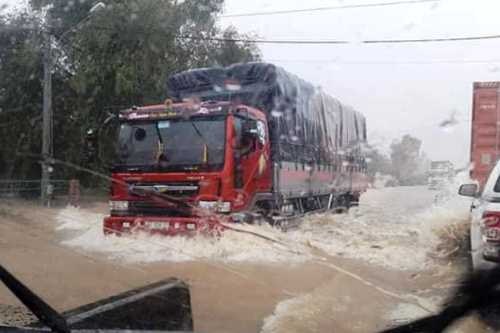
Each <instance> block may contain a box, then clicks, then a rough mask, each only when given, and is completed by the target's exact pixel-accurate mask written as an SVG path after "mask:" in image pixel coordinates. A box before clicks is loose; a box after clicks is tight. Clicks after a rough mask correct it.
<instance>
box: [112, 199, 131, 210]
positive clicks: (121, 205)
mask: <svg viewBox="0 0 500 333" xmlns="http://www.w3.org/2000/svg"><path fill="white" fill-rule="evenodd" d="M109 209H111V210H127V209H128V201H110V202H109Z"/></svg>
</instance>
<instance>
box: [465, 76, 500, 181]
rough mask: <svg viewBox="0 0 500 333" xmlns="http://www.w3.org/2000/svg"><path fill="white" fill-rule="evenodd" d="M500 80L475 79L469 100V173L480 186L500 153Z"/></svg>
mask: <svg viewBox="0 0 500 333" xmlns="http://www.w3.org/2000/svg"><path fill="white" fill-rule="evenodd" d="M499 89H500V82H475V83H474V95H473V104H472V125H471V131H472V132H471V152H470V161H471V164H472V169H471V172H470V177H471V178H472V179H473V180H476V181H477V182H478V183H479V186H480V188H481V189H482V188H483V187H484V185H485V183H486V180H487V178H488V175H489V173H490V171H491V170H492V169H493V167H494V166H495V163H496V161H497V160H498V158H499V157H500V156H499V143H500V132H499V127H498V126H499V125H500V102H499V100H500V90H499Z"/></svg>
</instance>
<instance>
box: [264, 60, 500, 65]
mask: <svg viewBox="0 0 500 333" xmlns="http://www.w3.org/2000/svg"><path fill="white" fill-rule="evenodd" d="M267 61H269V62H282V63H306V64H335V65H389V66H390V65H396V66H397V65H432V64H498V63H500V59H490V60H488V59H486V60H460V59H439V60H427V61H426V60H423V61H419V60H408V61H392V62H391V61H342V60H328V59H320V60H314V59H313V60H309V59H267Z"/></svg>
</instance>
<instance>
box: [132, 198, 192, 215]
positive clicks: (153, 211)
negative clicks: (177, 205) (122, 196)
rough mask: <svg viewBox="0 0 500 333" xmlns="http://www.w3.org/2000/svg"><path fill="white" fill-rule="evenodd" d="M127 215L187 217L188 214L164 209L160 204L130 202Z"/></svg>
mask: <svg viewBox="0 0 500 333" xmlns="http://www.w3.org/2000/svg"><path fill="white" fill-rule="evenodd" d="M127 215H134V216H174V217H183V216H189V212H188V211H184V210H176V209H172V208H168V207H164V206H162V205H161V204H158V203H155V202H150V201H130V202H129V208H128V211H127Z"/></svg>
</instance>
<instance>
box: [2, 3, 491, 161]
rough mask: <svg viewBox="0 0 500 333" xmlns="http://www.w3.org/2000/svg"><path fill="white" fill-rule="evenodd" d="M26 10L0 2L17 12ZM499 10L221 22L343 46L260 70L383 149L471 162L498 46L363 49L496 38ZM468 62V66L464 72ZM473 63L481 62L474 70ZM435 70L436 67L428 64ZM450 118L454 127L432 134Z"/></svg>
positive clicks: (444, 8)
mask: <svg viewBox="0 0 500 333" xmlns="http://www.w3.org/2000/svg"><path fill="white" fill-rule="evenodd" d="M387 1H388V0H370V1H366V0H359V1H357V0H349V1H347V0H308V1H307V2H304V1H301V0H253V1H247V0H226V9H225V12H226V13H244V12H255V11H269V10H281V9H300V8H311V7H322V6H335V5H345V4H363V3H374V2H387ZM23 2H24V1H22V0H0V5H1V4H3V3H8V4H9V5H19V4H20V3H23ZM499 12H500V2H499V1H498V0H477V1H471V0H442V1H440V2H439V3H438V4H430V3H423V4H413V5H401V6H393V7H380V8H373V7H371V8H363V9H361V8H360V9H345V10H333V11H323V12H313V13H299V14H287V15H275V16H262V17H238V18H222V19H221V24H222V25H223V26H227V25H230V24H232V25H234V26H236V27H237V28H238V29H239V30H240V31H242V32H250V33H255V34H257V35H258V36H259V37H261V38H264V39H342V40H350V41H352V43H351V44H349V45H326V46H325V45H269V44H263V45H260V47H261V50H262V52H263V55H264V60H266V61H270V62H273V63H276V64H278V65H280V66H282V67H284V68H285V69H287V70H289V71H291V72H293V73H296V74H297V75H299V76H301V77H302V78H304V79H306V80H308V81H310V82H311V83H313V84H315V85H318V86H321V87H322V88H323V89H324V90H325V91H327V92H328V93H330V94H331V95H333V96H335V97H337V98H338V99H340V100H341V101H342V102H344V103H346V104H350V105H352V106H354V107H355V108H356V109H357V110H359V111H360V112H362V113H364V114H365V115H366V117H367V119H368V126H369V134H370V138H369V139H370V141H371V142H372V143H374V144H380V145H385V146H387V145H388V144H389V143H390V142H391V140H392V139H394V138H396V137H399V136H401V135H402V134H405V133H409V134H412V135H415V136H417V137H419V138H421V139H422V140H423V142H424V150H425V152H426V153H427V154H428V155H429V156H430V158H432V159H451V160H453V161H454V162H457V163H461V164H464V163H465V162H466V161H468V158H469V136H470V133H469V132H470V122H469V120H470V113H471V105H472V82H474V81H498V80H500V55H498V54H496V53H497V52H498V51H500V40H486V41H469V42H448V43H428V44H398V45H361V44H359V43H356V41H359V40H361V39H396V38H432V37H451V36H473V35H490V34H500V20H498V13H499ZM464 61H465V62H464ZM478 61H479V62H478ZM433 62H434V63H433ZM453 112H456V115H457V118H458V121H459V123H458V125H456V126H454V127H453V128H451V129H450V130H447V131H444V130H443V129H441V128H439V126H438V124H439V123H440V122H441V121H443V120H445V119H447V118H449V117H450V115H451V114H452V113H453Z"/></svg>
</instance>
